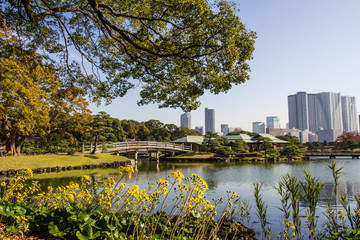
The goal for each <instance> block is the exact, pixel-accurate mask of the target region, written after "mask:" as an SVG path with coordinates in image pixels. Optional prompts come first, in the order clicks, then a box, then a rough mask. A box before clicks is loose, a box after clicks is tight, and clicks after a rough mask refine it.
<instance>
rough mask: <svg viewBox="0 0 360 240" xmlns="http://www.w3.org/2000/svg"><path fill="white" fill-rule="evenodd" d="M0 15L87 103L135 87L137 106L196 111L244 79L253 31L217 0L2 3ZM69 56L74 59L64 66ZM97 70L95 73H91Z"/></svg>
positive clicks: (15, 0) (22, 0) (20, 0)
mask: <svg viewBox="0 0 360 240" xmlns="http://www.w3.org/2000/svg"><path fill="white" fill-rule="evenodd" d="M0 6H1V8H0V17H1V18H2V19H5V20H6V23H7V24H9V25H10V27H11V28H12V29H13V30H14V31H15V30H16V32H17V34H18V36H20V37H21V38H22V39H24V40H25V42H26V43H28V44H31V45H32V46H36V47H37V48H38V49H41V51H43V52H44V53H47V54H49V55H48V56H50V57H52V59H54V60H56V61H58V63H60V64H62V66H63V67H64V68H66V69H67V70H68V71H67V72H68V75H70V76H71V77H72V78H64V79H71V81H66V83H67V84H70V85H71V84H77V85H78V86H85V87H86V89H87V90H88V91H89V92H90V93H91V94H92V97H94V99H95V100H96V99H99V98H105V99H106V100H111V99H112V98H114V97H117V96H123V95H124V94H126V92H127V91H128V90H129V89H131V88H133V87H134V86H141V87H142V90H141V93H140V95H141V100H140V101H139V102H138V103H139V104H147V103H152V102H155V103H159V106H160V107H175V108H176V107H181V108H182V109H183V110H184V111H186V112H189V111H190V110H192V109H195V108H197V107H198V106H199V101H198V98H199V97H200V96H201V95H203V94H204V92H205V91H206V90H208V91H210V92H212V93H215V94H217V93H220V92H226V91H228V90H229V89H230V88H231V87H232V86H233V85H237V84H240V83H243V82H245V81H246V80H247V79H248V78H249V71H250V69H249V65H248V63H247V61H248V60H250V59H251V58H252V53H253V50H254V39H255V33H254V32H252V31H249V30H247V29H246V27H245V25H244V24H243V23H242V22H241V21H240V18H239V17H238V16H237V15H236V11H237V9H236V7H235V6H234V5H232V4H230V3H228V2H227V1H225V0H220V1H217V2H216V3H209V2H208V1H207V0H139V1H131V0H122V1H119V0H46V1H43V0H4V1H1V2H0ZM71 59H80V60H78V61H74V62H72V61H71ZM98 70H100V71H98Z"/></svg>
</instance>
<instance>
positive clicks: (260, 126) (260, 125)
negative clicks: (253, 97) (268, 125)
mask: <svg viewBox="0 0 360 240" xmlns="http://www.w3.org/2000/svg"><path fill="white" fill-rule="evenodd" d="M252 131H253V132H254V133H265V123H264V122H253V123H252Z"/></svg>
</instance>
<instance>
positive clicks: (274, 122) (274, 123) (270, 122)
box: [266, 116, 280, 128]
mask: <svg viewBox="0 0 360 240" xmlns="http://www.w3.org/2000/svg"><path fill="white" fill-rule="evenodd" d="M266 127H267V128H280V120H279V118H278V117H276V116H271V117H266Z"/></svg>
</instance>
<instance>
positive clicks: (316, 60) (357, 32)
mask: <svg viewBox="0 0 360 240" xmlns="http://www.w3.org/2000/svg"><path fill="white" fill-rule="evenodd" d="M235 2H236V3H237V5H238V8H239V9H240V12H239V13H238V15H239V16H240V17H241V19H242V21H243V22H244V23H245V24H246V25H247V27H248V28H249V29H251V30H253V31H255V32H256V33H257V40H256V43H255V53H254V59H253V60H251V61H250V66H251V73H250V76H251V80H249V81H248V82H246V83H244V84H241V85H238V86H235V87H233V88H232V89H231V90H230V91H229V92H228V93H226V94H220V95H212V94H205V95H204V96H203V97H201V98H200V100H201V103H202V104H201V106H200V107H199V109H198V110H196V111H193V112H191V114H192V128H194V127H195V126H203V125H204V109H205V107H207V108H213V109H215V119H216V130H217V131H220V124H223V123H227V124H229V126H230V127H241V128H243V129H244V130H249V131H251V130H252V129H251V123H252V122H254V121H263V122H265V119H266V116H278V117H279V118H280V122H281V126H282V127H285V124H286V123H287V122H288V110H287V96H288V95H290V94H294V93H296V92H298V91H306V92H308V93H317V92H328V91H331V92H340V93H341V94H342V95H348V96H355V97H356V98H357V108H358V114H359V113H360V111H359V107H360V104H359V99H360V81H359V80H360V1H359V0H343V1H339V0H315V1H314V0H301V1H291V0H237V1H235ZM138 100H139V89H134V90H131V91H129V93H128V94H127V95H126V96H125V97H123V98H119V99H116V100H114V101H113V103H112V104H111V105H108V106H101V107H96V106H95V105H91V106H90V109H91V110H92V111H93V113H94V114H96V113H97V112H99V111H106V112H108V113H109V114H110V115H111V116H113V117H117V118H119V119H134V120H137V121H147V120H150V119H158V120H160V121H162V122H163V123H174V124H176V125H179V124H180V114H181V113H182V111H181V110H180V109H158V107H157V105H147V106H141V107H139V106H137V104H136V103H137V101H138Z"/></svg>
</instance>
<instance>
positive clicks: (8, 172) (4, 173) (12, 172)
mask: <svg viewBox="0 0 360 240" xmlns="http://www.w3.org/2000/svg"><path fill="white" fill-rule="evenodd" d="M132 161H133V160H130V159H129V160H125V161H114V162H107V163H98V164H85V165H76V166H62V167H59V166H56V167H41V168H30V169H31V170H32V172H33V173H34V174H41V173H50V172H61V171H71V170H85V169H95V168H118V167H124V166H127V165H132ZM23 170H26V169H24V168H23V169H6V170H1V171H0V176H6V177H11V176H14V175H15V174H16V173H17V172H20V171H23Z"/></svg>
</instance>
